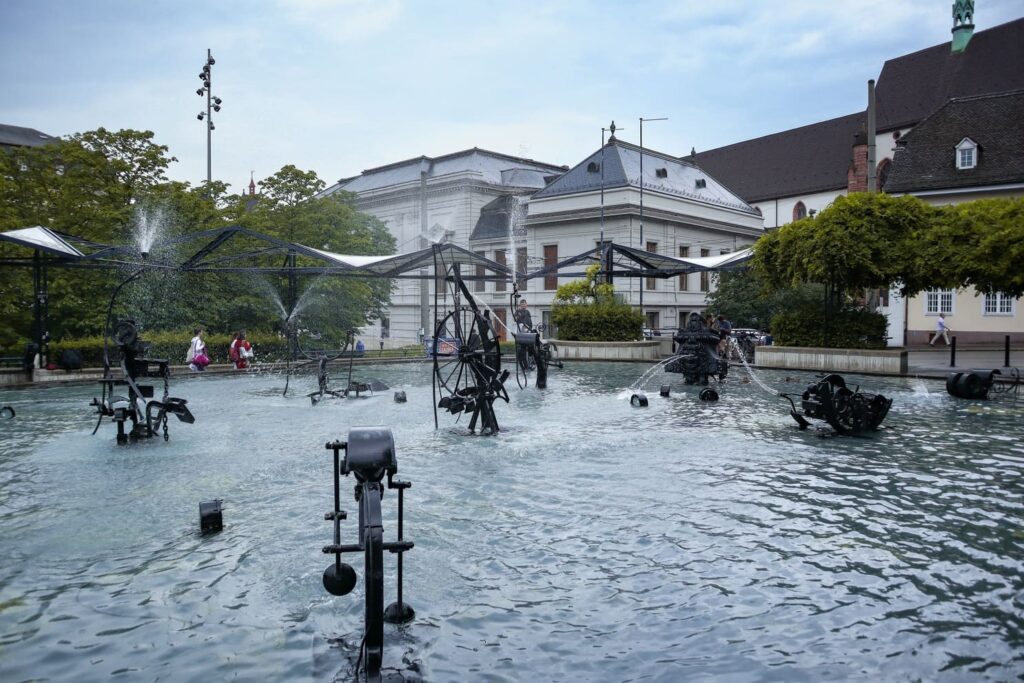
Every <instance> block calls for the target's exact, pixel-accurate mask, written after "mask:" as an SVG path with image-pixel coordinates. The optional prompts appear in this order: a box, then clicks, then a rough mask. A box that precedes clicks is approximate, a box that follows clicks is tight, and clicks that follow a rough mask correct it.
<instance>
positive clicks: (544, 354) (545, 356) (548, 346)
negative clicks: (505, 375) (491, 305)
mask: <svg viewBox="0 0 1024 683" xmlns="http://www.w3.org/2000/svg"><path fill="white" fill-rule="evenodd" d="M518 299H519V292H518V290H515V289H514V290H513V292H512V296H511V297H510V305H509V310H512V311H514V310H516V309H517V307H518V306H517V300H518ZM513 336H514V337H515V341H516V383H517V384H519V388H520V389H525V388H526V387H527V386H529V384H530V373H531V372H533V371H534V370H536V371H537V388H538V389H546V388H547V386H548V367H550V366H552V365H553V366H554V367H556V368H558V369H559V370H561V369H562V367H563V365H562V362H561V361H559V360H558V347H557V346H555V345H554V344H553V343H551V342H547V341H544V340H543V339H542V338H541V335H540V331H539V330H538V329H537V328H536V327H528V326H527V325H524V324H523V323H519V322H517V323H516V326H515V332H514V333H513Z"/></svg>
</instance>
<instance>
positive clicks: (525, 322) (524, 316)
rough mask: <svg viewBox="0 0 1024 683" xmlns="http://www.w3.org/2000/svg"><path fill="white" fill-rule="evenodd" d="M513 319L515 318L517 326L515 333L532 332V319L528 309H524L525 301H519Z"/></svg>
mask: <svg viewBox="0 0 1024 683" xmlns="http://www.w3.org/2000/svg"><path fill="white" fill-rule="evenodd" d="M513 317H514V318H515V321H516V324H517V325H518V326H519V329H518V330H517V331H519V332H532V331H533V317H532V316H531V315H530V309H529V308H527V307H526V299H520V300H519V306H518V307H517V308H516V312H515V315H514V316H513Z"/></svg>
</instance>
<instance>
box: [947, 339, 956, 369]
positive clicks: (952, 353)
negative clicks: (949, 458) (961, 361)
mask: <svg viewBox="0 0 1024 683" xmlns="http://www.w3.org/2000/svg"><path fill="white" fill-rule="evenodd" d="M949 367H951V368H953V367H956V335H953V343H952V344H950V345H949Z"/></svg>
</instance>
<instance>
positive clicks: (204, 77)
mask: <svg viewBox="0 0 1024 683" xmlns="http://www.w3.org/2000/svg"><path fill="white" fill-rule="evenodd" d="M216 63H217V60H215V59H214V58H213V55H212V54H210V50H207V51H206V63H205V64H203V70H202V71H200V72H199V80H201V81H202V82H203V87H201V88H198V89H196V95H199V96H200V97H202V96H203V95H206V111H201V112H199V114H198V115H197V116H196V118H197V119H199V120H200V121H203V120H205V121H206V182H208V183H209V182H212V181H213V164H212V157H211V154H210V145H211V142H212V136H211V133H212V132H213V131H214V130H216V126H214V125H213V112H215V111H218V112H219V111H220V105H221V104H222V103H223V102H224V100H222V99H221V98H219V97H214V96H213V94H212V92H211V86H210V82H211V81H212V80H213V78H212V77H213V65H214V64H216Z"/></svg>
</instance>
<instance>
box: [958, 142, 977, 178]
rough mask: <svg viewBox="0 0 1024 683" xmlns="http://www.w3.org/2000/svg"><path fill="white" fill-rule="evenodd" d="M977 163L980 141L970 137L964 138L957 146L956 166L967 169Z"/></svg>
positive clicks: (962, 169) (963, 169)
mask: <svg viewBox="0 0 1024 683" xmlns="http://www.w3.org/2000/svg"><path fill="white" fill-rule="evenodd" d="M977 165H978V143H976V142H975V141H974V140H972V139H970V138H964V139H963V140H961V141H960V143H959V144H958V145H957V146H956V167H957V169H959V170H961V171H965V170H967V169H971V168H974V167H975V166H977Z"/></svg>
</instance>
